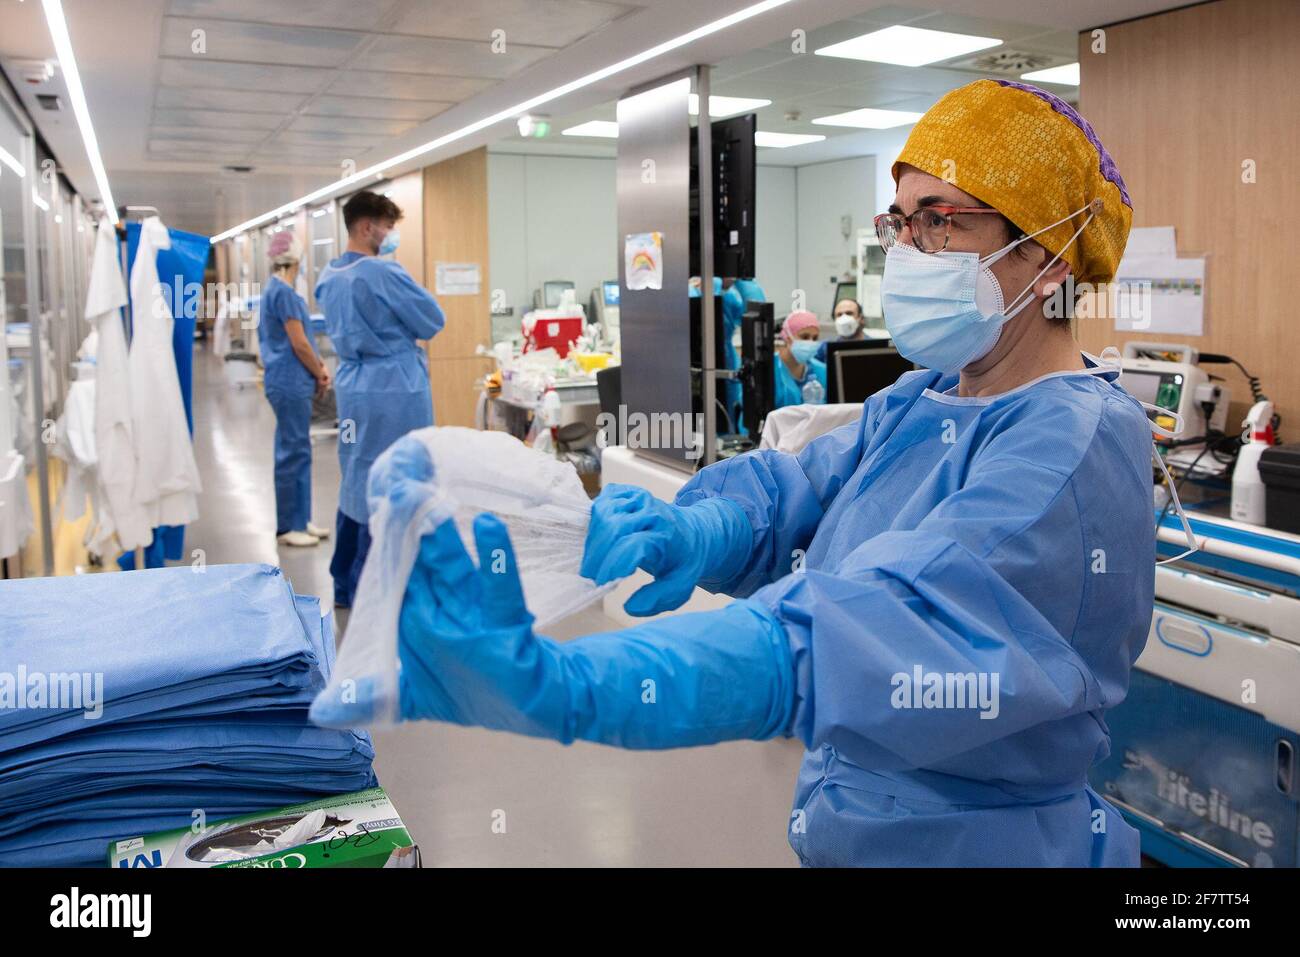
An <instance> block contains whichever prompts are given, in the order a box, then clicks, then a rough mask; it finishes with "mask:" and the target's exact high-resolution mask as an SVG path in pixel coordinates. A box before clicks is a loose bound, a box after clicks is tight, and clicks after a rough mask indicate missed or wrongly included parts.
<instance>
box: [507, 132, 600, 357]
mask: <svg viewBox="0 0 1300 957" xmlns="http://www.w3.org/2000/svg"><path fill="white" fill-rule="evenodd" d="M615 200H616V193H615V183H614V161H613V160H612V159H589V158H585V157H570V156H525V155H520V154H506V153H489V154H488V256H489V267H488V268H489V277H490V280H491V284H492V288H493V289H494V290H495V289H500V290H504V292H505V295H506V302H507V303H509V305H511V306H513V307H514V310H515V312H514V315H513V316H509V317H505V318H503V319H501V318H498V319H494V320H493V338H494V339H495V338H499V337H500V336H501V335H502V334H503V333H509V334H513V333H515V332H517V331H518V328H519V320H520V319H521V318H522V316H523V314H524V312H526V311H527V310H528V309H529V308H531V306H532V301H533V290H535V289H536V288H537V287H538V286H540V285H541V284H542V283H543V282H544V281H545V280H547V279H569V280H572V281H573V283H574V285H575V286H576V292H577V294H578V301H579V302H580V303H583V304H584V305H586V304H587V302H588V298H589V296H590V295H591V290H592V289H593V288H595V287H596V286H599V285H600V283H601V282H602V281H604V280H606V279H616V278H618V215H617V203H616V201H615Z"/></svg>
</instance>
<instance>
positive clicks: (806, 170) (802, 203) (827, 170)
mask: <svg viewBox="0 0 1300 957" xmlns="http://www.w3.org/2000/svg"><path fill="white" fill-rule="evenodd" d="M796 173H797V178H796V187H797V190H798V198H797V202H798V209H799V216H798V223H799V236H798V244H799V245H798V250H799V257H798V273H797V278H798V284H799V288H800V289H802V290H803V292H804V296H805V304H806V308H807V309H809V310H811V311H812V312H815V313H816V314H817V316H818V317H819V318H820V319H821V320H822V321H823V324H824V326H825V328H824V329H823V332H824V333H825V332H827V331H828V330H829V328H830V316H831V310H832V308H833V307H834V305H835V303H834V302H832V300H833V299H834V298H835V280H836V277H839V276H842V275H844V274H846V273H847V274H848V275H849V276H852V275H853V274H854V271H853V270H852V268H851V261H852V257H853V255H854V252H855V250H856V246H857V239H856V237H857V234H858V229H859V228H862V227H865V226H870V225H871V221H872V219H873V218H874V217H875V215H876V212H877V210H876V160H875V157H874V156H859V157H856V158H854V159H847V160H836V161H833V162H829V163H816V164H814V165H812V166H800V167H797V168H796ZM844 216H848V217H850V219H851V220H852V222H851V224H850V228H849V235H848V237H847V238H845V236H844V234H843V226H842V224H841V220H842V218H843V217H844ZM783 305H784V309H783ZM789 309H790V305H789V303H788V302H787V303H785V304H782V303H781V302H780V301H778V302H777V310H776V311H777V314H778V315H779V314H781V313H782V312H783V311H785V312H788V311H789Z"/></svg>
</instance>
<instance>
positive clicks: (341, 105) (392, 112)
mask: <svg viewBox="0 0 1300 957" xmlns="http://www.w3.org/2000/svg"><path fill="white" fill-rule="evenodd" d="M451 105H452V104H451V103H436V102H433V101H431V100H381V99H379V98H378V97H373V96H335V95H333V94H327V95H324V96H319V97H317V98H316V99H314V100H312V102H311V104H310V105H309V106H308V107H307V109H306V110H304V112H305V113H306V114H307V115H309V116H336V117H337V116H370V117H381V118H383V119H388V120H415V121H417V122H423V121H424V120H427V119H429V117H431V116H437V115H438V114H439V113H441V112H442V111H443V110H445V109H447V108H448V107H450V106H451Z"/></svg>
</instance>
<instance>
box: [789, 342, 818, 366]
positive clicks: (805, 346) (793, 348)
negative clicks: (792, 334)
mask: <svg viewBox="0 0 1300 957" xmlns="http://www.w3.org/2000/svg"><path fill="white" fill-rule="evenodd" d="M790 352H791V353H792V354H793V355H794V357H795V359H796V360H797V361H798V362H799V363H800V364H802V363H806V362H807V361H808V360H809V359H811V358H812V357H813V356H815V355H817V340H816V339H796V340H795V341H794V342H792V343H790Z"/></svg>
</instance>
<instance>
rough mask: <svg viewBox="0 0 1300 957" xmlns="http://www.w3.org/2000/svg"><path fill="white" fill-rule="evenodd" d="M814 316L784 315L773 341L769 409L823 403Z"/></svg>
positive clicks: (823, 374) (821, 364)
mask: <svg viewBox="0 0 1300 957" xmlns="http://www.w3.org/2000/svg"><path fill="white" fill-rule="evenodd" d="M818 335H820V330H819V329H818V328H817V317H816V316H814V315H813V314H812V313H811V312H807V311H805V310H799V311H798V312H792V313H790V315H788V316H786V319H785V323H784V324H782V326H781V336H780V339H779V340H778V341H777V347H776V361H775V362H774V363H772V366H773V374H774V376H775V378H776V393H775V397H774V401H773V403H772V404H773V408H777V409H779V408H782V407H783V406H787V405H801V404H802V403H804V402H813V403H821V402H825V401H826V363H825V362H822V361H821V360H820V359H818V358H817V337H818Z"/></svg>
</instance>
